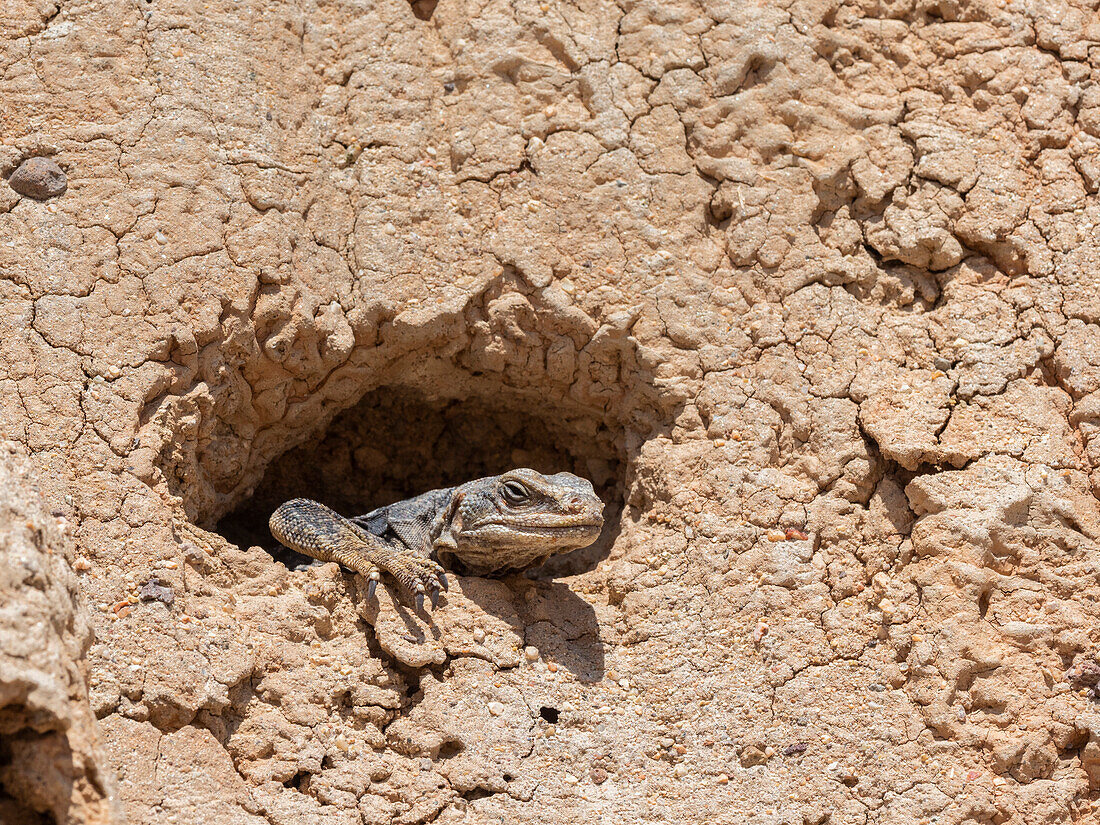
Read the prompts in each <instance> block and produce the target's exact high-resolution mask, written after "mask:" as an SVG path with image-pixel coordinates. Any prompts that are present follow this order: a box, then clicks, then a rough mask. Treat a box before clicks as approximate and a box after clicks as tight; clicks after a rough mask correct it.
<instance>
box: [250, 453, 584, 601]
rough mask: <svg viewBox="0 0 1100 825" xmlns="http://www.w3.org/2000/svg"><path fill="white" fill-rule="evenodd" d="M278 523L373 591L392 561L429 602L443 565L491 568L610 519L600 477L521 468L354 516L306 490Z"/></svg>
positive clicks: (507, 565) (563, 547)
mask: <svg viewBox="0 0 1100 825" xmlns="http://www.w3.org/2000/svg"><path fill="white" fill-rule="evenodd" d="M269 524H270V527H271V534H272V535H273V536H275V538H277V539H278V540H279V541H281V542H282V543H283V544H285V545H286V546H287V547H289V548H291V549H292V550H297V551H298V552H299V553H304V554H305V555H307V556H312V557H313V558H315V559H319V560H321V561H336V562H339V563H340V564H342V565H344V566H345V567H347V568H349V569H351V570H354V571H356V572H358V573H362V574H363V575H364V576H367V577H368V578H369V579H370V586H369V590H368V596H369V597H373V596H374V591H375V587H376V585H377V582H378V581H379V580H380V579H381V573H382V571H385V572H387V573H390V574H391V575H392V576H393V577H394V578H395V579H397V581H398V582H400V583H401V585H402V586H404V587H405V588H406V589H407V590H409V591H410V592H412V593H413V594H415V596H416V600H417V607H418V608H419V607H421V606H422V605H423V599H424V594H425V592H430V593H431V597H432V604H433V605H434V604H435V603H436V601H437V599H438V597H439V589H440V587H442V588H443V589H444V590H446V589H447V577H446V574H445V573H444V571H443V565H446V566H447V567H450V568H452V569H456V570H459V571H462V572H465V573H469V574H472V575H479V576H480V575H490V574H493V573H501V572H505V571H508V570H517V569H520V568H524V567H530V566H532V565H538V564H541V563H542V562H544V561H545V560H546V559H548V558H549V557H550V556H552V555H554V554H556V553H564V552H567V551H569V550H576V549H577V548H579V547H587V546H588V545H589V544H591V543H592V542H593V541H595V540H596V537H597V536H599V534H600V529H601V528H602V527H603V502H602V501H600V499H599V498H598V497H597V496H596V493H595V491H594V490H593V489H592V484H591V483H590V482H588V481H586V480H585V479H583V478H580V477H578V476H575V475H573V474H572V473H557V474H556V475H549V476H548V475H543V474H542V473H537V472H535V471H534V470H528V469H518V470H510V471H509V472H507V473H504V474H503V475H499V476H489V477H488V478H479V479H476V480H474V481H468V482H466V483H465V484H462V485H459V486H458V487H447V488H445V489H442V490H432V491H431V492H428V493H424V494H422V495H419V496H416V497H414V498H410V499H406V500H405V501H399V502H396V503H395V504H390V505H387V506H386V507H379V508H378V509H377V510H372V511H371V512H369V513H366V514H365V515H362V516H356V517H354V518H350V519H348V518H345V517H344V516H341V515H340V514H339V513H337V512H335V511H334V510H331V509H329V508H328V507H326V506H325V505H323V504H320V503H319V502H316V501H311V500H310V499H304V498H296V499H293V500H292V501H288V502H286V503H285V504H283V505H281V506H280V507H279V508H278V509H277V510H276V511H275V512H274V513H272V514H271V519H270V522H269Z"/></svg>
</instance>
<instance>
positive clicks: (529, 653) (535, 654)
mask: <svg viewBox="0 0 1100 825" xmlns="http://www.w3.org/2000/svg"><path fill="white" fill-rule="evenodd" d="M523 655H524V656H526V657H527V661H528V662H537V661H538V660H539V649H538V648H537V647H534V646H532V645H527V647H525V648H524V649H523Z"/></svg>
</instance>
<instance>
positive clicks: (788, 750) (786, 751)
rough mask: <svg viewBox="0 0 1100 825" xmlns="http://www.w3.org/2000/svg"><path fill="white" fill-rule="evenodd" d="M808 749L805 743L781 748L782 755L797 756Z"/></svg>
mask: <svg viewBox="0 0 1100 825" xmlns="http://www.w3.org/2000/svg"><path fill="white" fill-rule="evenodd" d="M808 747H809V745H807V744H806V743H805V742H795V743H794V744H793V745H787V747H785V748H783V755H784V756H797V755H798V754H800V753H805V752H806V748H808Z"/></svg>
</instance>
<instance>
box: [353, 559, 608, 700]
mask: <svg viewBox="0 0 1100 825" xmlns="http://www.w3.org/2000/svg"><path fill="white" fill-rule="evenodd" d="M455 579H457V581H455ZM455 579H452V581H455V584H457V585H458V586H457V587H456V586H455V584H452V587H451V591H450V593H448V594H445V595H444V596H443V601H442V602H441V604H440V607H439V610H440V611H449V610H451V609H457V610H463V609H465V610H466V611H467V612H473V611H477V610H480V611H483V612H484V613H485V614H487V615H492V616H495V617H496V618H497V619H499V620H500V621H502V622H503V623H504V624H505V625H507V631H504V632H505V633H506V635H505V636H504V637H501V636H500V635H499V633H500V632H501V631H503V628H500V627H499V625H498V626H497V627H498V630H496V631H494V630H490V634H496V635H497V641H498V642H499V641H501V640H503V639H505V638H508V636H509V635H511V634H514V635H512V636H511V638H516V639H518V640H519V641H518V644H519V645H520V646H521V647H526V646H534V647H536V648H537V649H538V651H539V655H540V658H541V659H542V660H543V661H544V662H546V663H547V664H548V665H550V664H553V665H556V666H557V667H564V668H566V669H567V670H568V671H569V672H570V673H572V674H573V675H574V676H575V677H576V678H577V679H579V680H580V681H581V682H585V683H591V682H598V681H600V680H601V679H602V678H603V676H604V648H603V642H602V641H601V639H600V629H599V623H598V621H597V619H596V611H595V610H594V609H593V607H592V605H590V604H589V603H588V602H586V601H585V600H584V599H582V598H581V597H580V596H578V595H577V594H576V593H574V592H573V591H572V590H571V589H570V588H569V586H568V585H567V584H565V583H564V582H560V581H532V580H530V579H528V578H526V577H524V576H522V575H519V574H514V575H511V576H507V577H505V578H502V579H498V578H481V577H475V576H462V577H457V576H456V577H455ZM359 595H360V597H362V598H365V593H360V594H359ZM463 603H465V608H463V606H462V605H463ZM391 604H392V607H391V608H388V609H387V611H386V612H387V613H389V614H390V615H391V616H392V617H393V619H391V620H390V621H391V622H392V621H393V620H394V619H396V620H397V621H399V622H400V625H399V627H400V628H401V630H398V631H397V632H398V633H399V634H400V635H401V636H403V637H404V639H405V641H407V642H409V643H411V644H417V645H418V644H423V643H424V642H425V641H428V639H431V640H432V641H433V642H437V643H439V644H441V645H442V646H443V647H445V648H447V649H448V650H449V651H450V653H451V655H455V654H456V652H457V651H459V650H462V649H463V648H468V647H469V645H470V640H469V639H468V638H467V634H468V633H469V625H470V620H469V619H467V621H462V622H460V623H459V625H456V624H454V619H453V618H451V619H450V620H446V619H444V620H443V621H442V622H437V621H436V620H435V619H434V618H433V615H432V614H429V613H419V612H417V611H416V609H415V608H414V607H413V606H412V605H411V604H409V603H408V600H407V599H406V598H400V597H399V598H394V599H393V600H392V603H391ZM372 608H374V606H373V605H372V606H367V607H366V609H365V610H361V611H360V615H361V616H363V618H364V619H366V620H367V623H368V624H370V625H372V626H374V627H375V632H376V633H377V632H378V627H377V626H376V622H377V621H378V620H379V611H378V610H377V609H372ZM439 615H440V616H441V617H442V616H443V615H444V614H443V613H440V614H439ZM452 616H453V614H452ZM472 624H473V625H474V626H475V627H476V626H477V625H479V624H481V622H479V621H478V619H477V617H476V615H474V616H472ZM390 627H391V629H393V624H392V623H391V625H390ZM462 627H464V628H465V630H463V629H461V628H462ZM484 644H485V650H486V651H487V652H489V655H490V657H492V656H493V655H494V654H493V653H492V649H493V648H494V647H496V645H494V643H493V642H492V641H486V642H485V643H484ZM478 647H480V645H479V646H478ZM498 652H499V651H498ZM475 655H481V654H475ZM399 658H401V657H399ZM406 664H409V663H408V662H406Z"/></svg>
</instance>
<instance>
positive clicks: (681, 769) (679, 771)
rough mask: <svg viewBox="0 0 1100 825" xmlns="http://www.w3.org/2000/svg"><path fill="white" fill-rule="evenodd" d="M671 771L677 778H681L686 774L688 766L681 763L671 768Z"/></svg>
mask: <svg viewBox="0 0 1100 825" xmlns="http://www.w3.org/2000/svg"><path fill="white" fill-rule="evenodd" d="M672 773H673V774H675V776H676V778H677V779H683V778H684V777H685V776H687V774H688V766H687V765H684V764H682V763H681V764H679V765H677V766H676V767H675V768H673V769H672Z"/></svg>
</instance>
